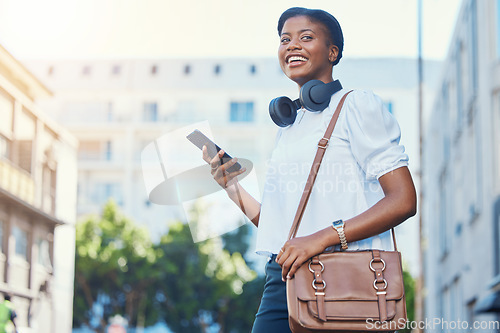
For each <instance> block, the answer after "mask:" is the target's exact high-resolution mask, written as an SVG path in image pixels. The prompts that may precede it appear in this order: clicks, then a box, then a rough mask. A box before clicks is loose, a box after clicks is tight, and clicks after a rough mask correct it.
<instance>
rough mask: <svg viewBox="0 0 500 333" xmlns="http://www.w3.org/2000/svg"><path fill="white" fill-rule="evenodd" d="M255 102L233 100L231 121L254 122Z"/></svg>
mask: <svg viewBox="0 0 500 333" xmlns="http://www.w3.org/2000/svg"><path fill="white" fill-rule="evenodd" d="M253 109H254V105H253V102H231V109H230V115H229V120H230V121H231V122H252V121H253V120H254V110H253Z"/></svg>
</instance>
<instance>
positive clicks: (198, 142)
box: [186, 130, 241, 172]
mask: <svg viewBox="0 0 500 333" xmlns="http://www.w3.org/2000/svg"><path fill="white" fill-rule="evenodd" d="M186 138H187V139H188V140H189V141H191V142H192V143H193V144H194V145H195V146H196V147H198V148H200V149H203V146H207V153H208V156H209V157H210V158H214V157H215V155H217V153H218V152H219V151H220V150H221V148H220V147H219V146H217V145H216V144H215V143H214V142H213V141H212V140H210V139H209V138H208V137H207V136H206V135H205V134H203V133H202V132H200V131H199V130H194V131H193V132H192V133H190V134H189V135H188V136H186ZM231 159H232V157H231V156H229V154H228V153H226V152H224V155H223V156H222V158H221V165H222V164H224V163H226V162H229V161H230V160H231ZM240 169H241V164H239V163H238V162H236V163H235V164H234V165H232V166H231V167H229V168H228V169H227V171H228V172H235V171H238V170H240Z"/></svg>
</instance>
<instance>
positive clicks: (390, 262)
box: [290, 250, 404, 301]
mask: <svg viewBox="0 0 500 333" xmlns="http://www.w3.org/2000/svg"><path fill="white" fill-rule="evenodd" d="M380 257H381V258H382V259H383V260H384V262H385V269H384V271H383V274H384V278H385V279H386V280H387V290H386V291H387V295H386V298H387V300H399V299H402V298H403V295H404V286H403V274H402V269H401V255H400V253H399V252H396V251H380ZM371 260H372V252H371V251H370V250H368V251H346V252H333V253H323V254H321V255H320V261H321V262H322V263H323V265H324V266H325V270H324V271H323V273H322V277H323V280H324V281H325V283H326V288H325V301H345V300H367V301H376V300H377V294H376V292H377V290H376V289H375V288H374V286H373V282H374V280H375V273H374V272H373V271H372V270H371V269H370V261H371ZM308 264H309V261H307V262H306V263H305V264H304V265H302V266H301V267H300V268H299V269H298V270H297V272H296V273H295V276H294V278H293V279H292V281H290V282H292V284H294V287H295V292H296V294H297V298H299V299H300V300H303V301H309V300H310V301H312V300H316V296H315V294H314V293H315V289H314V288H313V279H314V275H313V273H311V272H310V271H309V267H308V266H309V265H308Z"/></svg>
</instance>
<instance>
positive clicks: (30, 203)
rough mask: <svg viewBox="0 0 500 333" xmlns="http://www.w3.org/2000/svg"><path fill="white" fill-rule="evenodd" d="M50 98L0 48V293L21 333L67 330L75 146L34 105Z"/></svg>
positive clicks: (70, 304) (70, 299) (65, 332)
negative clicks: (5, 296) (7, 296)
mask: <svg viewBox="0 0 500 333" xmlns="http://www.w3.org/2000/svg"><path fill="white" fill-rule="evenodd" d="M50 95H51V92H50V91H49V90H48V89H47V88H46V87H45V86H44V85H43V84H42V83H41V82H40V81H38V79H36V78H35V77H34V76H33V75H32V74H31V73H30V72H29V71H28V70H27V69H26V68H25V67H24V66H23V65H22V64H21V63H20V62H18V61H17V60H16V59H15V58H14V57H12V55H10V54H9V53H8V52H7V51H6V50H5V49H4V48H3V47H2V46H0V292H2V293H8V294H10V295H11V296H12V304H13V306H14V308H15V310H16V313H17V318H16V319H15V321H16V324H17V328H18V332H20V333H27V332H40V333H46V332H47V333H49V332H50V333H52V332H54V333H68V332H71V327H72V318H73V317H72V316H73V313H72V308H73V281H74V263H75V255H74V253H75V251H74V247H75V228H74V224H75V219H76V186H77V141H76V139H75V138H74V137H73V136H72V135H71V134H69V133H68V132H67V131H65V130H64V129H63V128H61V127H60V126H59V125H57V124H56V123H54V122H53V121H52V120H51V119H49V118H48V117H47V115H46V114H44V113H43V112H42V111H41V109H40V107H39V106H38V105H37V104H36V102H35V101H36V99H37V98H39V97H42V96H50Z"/></svg>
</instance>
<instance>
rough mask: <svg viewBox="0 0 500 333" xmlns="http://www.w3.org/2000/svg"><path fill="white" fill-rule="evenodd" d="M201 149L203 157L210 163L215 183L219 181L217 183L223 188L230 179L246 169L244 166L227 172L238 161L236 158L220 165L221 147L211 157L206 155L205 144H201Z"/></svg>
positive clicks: (222, 153) (222, 151)
mask: <svg viewBox="0 0 500 333" xmlns="http://www.w3.org/2000/svg"><path fill="white" fill-rule="evenodd" d="M202 151H203V159H204V160H205V162H207V163H209V164H210V167H211V173H212V176H213V177H214V179H215V180H216V181H217V183H219V185H221V186H222V187H224V188H226V187H227V186H228V185H230V184H229V183H230V182H231V180H233V179H234V178H235V177H237V176H239V175H241V174H242V173H244V172H245V171H246V168H241V169H239V170H237V171H234V172H230V173H228V172H227V170H228V169H229V168H230V167H232V166H233V165H235V164H236V163H237V162H238V159H237V158H233V159H231V160H230V161H228V162H226V163H224V164H222V165H221V158H222V156H224V150H222V149H221V150H220V151H219V152H218V153H217V154H216V155H215V156H214V157H213V158H210V156H208V152H207V147H206V146H203V149H202Z"/></svg>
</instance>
